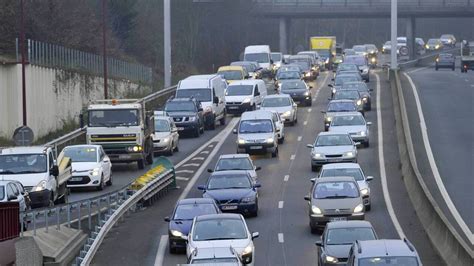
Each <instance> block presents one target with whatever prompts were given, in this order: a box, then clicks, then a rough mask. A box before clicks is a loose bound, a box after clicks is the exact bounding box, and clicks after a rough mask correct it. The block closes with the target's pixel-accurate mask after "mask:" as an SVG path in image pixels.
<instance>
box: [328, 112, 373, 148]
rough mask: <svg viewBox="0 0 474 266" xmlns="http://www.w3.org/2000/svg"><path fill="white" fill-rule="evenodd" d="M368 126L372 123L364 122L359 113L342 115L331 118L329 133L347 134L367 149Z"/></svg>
mask: <svg viewBox="0 0 474 266" xmlns="http://www.w3.org/2000/svg"><path fill="white" fill-rule="evenodd" d="M370 125H372V122H366V121H365V118H364V116H363V115H362V114H361V113H359V112H353V113H342V114H337V115H335V116H334V117H333V119H332V121H331V125H330V126H329V132H338V133H348V134H349V135H350V136H351V138H352V140H354V141H356V142H360V143H362V144H363V145H364V146H365V147H369V137H370V131H369V126H370Z"/></svg>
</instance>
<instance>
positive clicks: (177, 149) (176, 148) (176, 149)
mask: <svg viewBox="0 0 474 266" xmlns="http://www.w3.org/2000/svg"><path fill="white" fill-rule="evenodd" d="M178 145H179V142H178V143H176V147H175V148H174V151H176V152H178V151H179V147H178Z"/></svg>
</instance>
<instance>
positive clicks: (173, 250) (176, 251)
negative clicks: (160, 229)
mask: <svg viewBox="0 0 474 266" xmlns="http://www.w3.org/2000/svg"><path fill="white" fill-rule="evenodd" d="M169 247H170V254H176V253H178V250H177V249H176V248H175V247H172V246H171V243H169Z"/></svg>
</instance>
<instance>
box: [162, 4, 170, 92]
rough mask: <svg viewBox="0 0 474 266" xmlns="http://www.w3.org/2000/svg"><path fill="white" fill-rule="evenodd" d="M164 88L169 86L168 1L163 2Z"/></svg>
mask: <svg viewBox="0 0 474 266" xmlns="http://www.w3.org/2000/svg"><path fill="white" fill-rule="evenodd" d="M163 12H164V16H163V17H164V23H163V24H164V45H163V46H164V49H165V50H164V59H165V60H164V61H165V62H164V74H165V88H168V87H170V86H171V10H170V0H163Z"/></svg>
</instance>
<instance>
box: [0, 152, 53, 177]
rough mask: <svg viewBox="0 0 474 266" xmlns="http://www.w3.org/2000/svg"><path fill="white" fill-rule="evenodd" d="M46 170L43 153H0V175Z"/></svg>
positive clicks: (42, 171) (45, 160)
mask: <svg viewBox="0 0 474 266" xmlns="http://www.w3.org/2000/svg"><path fill="white" fill-rule="evenodd" d="M46 170H47V159H46V155H45V154H6V155H0V175H15V174H34V173H44V172H46Z"/></svg>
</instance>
